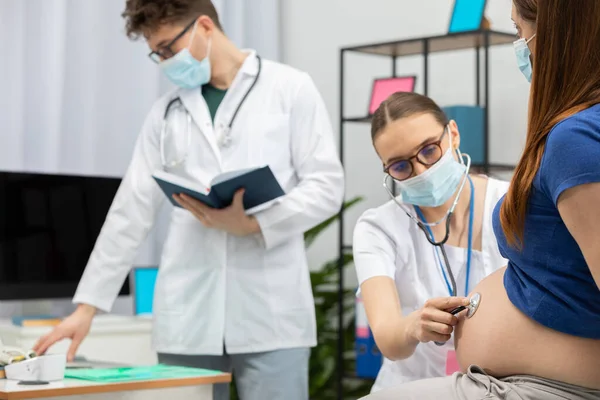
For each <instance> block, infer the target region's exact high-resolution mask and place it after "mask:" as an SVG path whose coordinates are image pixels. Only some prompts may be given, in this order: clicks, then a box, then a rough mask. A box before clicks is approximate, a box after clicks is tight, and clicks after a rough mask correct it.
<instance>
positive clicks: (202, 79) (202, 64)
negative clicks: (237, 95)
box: [160, 21, 212, 89]
mask: <svg viewBox="0 0 600 400" xmlns="http://www.w3.org/2000/svg"><path fill="white" fill-rule="evenodd" d="M197 27H198V21H196V23H195V24H194V30H193V31H192V35H191V37H190V42H189V44H188V47H187V48H185V49H183V50H181V51H180V52H179V53H177V54H176V55H175V56H174V57H172V58H170V59H168V60H164V61H163V62H161V63H160V67H161V69H162V70H163V72H164V73H165V75H167V77H168V78H169V80H171V82H173V83H174V84H175V85H177V86H179V87H182V88H184V89H194V88H197V87H200V86H202V85H205V84H207V83H208V82H210V77H211V66H210V49H211V44H212V41H211V39H212V37H210V38H208V47H207V50H206V57H204V58H203V59H202V61H198V60H196V59H195V58H194V56H192V53H190V47H191V46H192V43H193V41H194V38H195V34H196V28H197Z"/></svg>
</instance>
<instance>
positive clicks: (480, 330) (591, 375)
mask: <svg viewBox="0 0 600 400" xmlns="http://www.w3.org/2000/svg"><path fill="white" fill-rule="evenodd" d="M504 270H505V268H502V269H500V270H498V271H496V272H494V273H493V274H491V275H490V276H488V277H487V278H485V279H484V280H482V281H481V282H480V283H479V284H478V285H477V286H476V287H475V289H474V290H473V291H474V292H479V293H480V294H481V303H480V305H479V308H478V310H477V312H476V313H475V314H474V315H473V317H472V318H470V319H466V320H463V321H462V322H460V323H459V324H458V325H457V326H456V330H455V336H454V340H455V345H456V356H457V360H458V363H459V365H460V367H461V369H462V371H463V372H465V371H466V369H467V368H468V367H469V365H473V364H475V365H478V366H480V367H481V368H483V369H484V370H485V371H486V372H487V373H489V374H490V375H492V376H495V377H504V376H510V375H521V374H525V375H535V376H538V377H543V378H547V379H553V380H557V381H561V382H565V383H570V384H573V385H579V386H584V387H588V388H595V389H600V368H598V366H599V365H600V364H599V363H600V362H599V361H598V360H600V340H592V339H583V338H578V337H575V336H571V335H566V334H563V333H559V332H556V331H554V330H551V329H549V328H546V327H544V326H543V325H540V324H538V323H537V322H535V321H533V320H532V319H530V318H529V317H527V316H526V315H524V314H523V313H522V312H521V311H519V310H518V309H517V308H516V307H515V306H513V304H512V303H511V302H510V300H509V299H508V296H507V294H506V290H505V289H504V282H503V277H504ZM582 323H585V321H582Z"/></svg>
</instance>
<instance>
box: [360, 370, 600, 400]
mask: <svg viewBox="0 0 600 400" xmlns="http://www.w3.org/2000/svg"><path fill="white" fill-rule="evenodd" d="M362 399H364V400H441V399H444V400H500V399H501V400H567V399H568V400H600V390H592V389H587V388H583V387H579V386H574V385H569V384H566V383H562V382H557V381H553V380H550V379H543V378H537V377H534V376H528V375H515V376H511V377H507V378H502V379H496V378H494V377H491V376H489V375H487V374H486V373H485V372H484V371H483V370H482V369H481V368H479V367H477V366H475V365H472V366H471V367H469V370H468V371H467V373H466V374H461V373H455V374H454V375H452V376H448V377H444V378H432V379H423V380H419V381H414V382H409V383H405V384H402V385H399V386H397V387H394V388H388V389H383V390H380V391H378V392H375V393H373V394H370V395H368V396H366V397H363V398H362ZM362 399H361V400H362Z"/></svg>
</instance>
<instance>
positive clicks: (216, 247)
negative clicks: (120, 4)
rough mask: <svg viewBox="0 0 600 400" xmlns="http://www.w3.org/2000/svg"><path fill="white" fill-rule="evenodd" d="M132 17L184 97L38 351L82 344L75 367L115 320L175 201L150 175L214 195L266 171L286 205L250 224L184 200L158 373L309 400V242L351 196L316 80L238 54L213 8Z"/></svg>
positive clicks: (239, 208) (123, 192) (176, 97)
mask: <svg viewBox="0 0 600 400" xmlns="http://www.w3.org/2000/svg"><path fill="white" fill-rule="evenodd" d="M124 16H125V18H126V21H127V32H128V34H129V35H130V36H132V37H137V36H140V35H143V36H144V37H145V39H146V41H147V43H148V45H149V47H150V49H151V50H152V52H151V53H150V57H151V59H152V60H154V61H155V62H157V63H158V66H159V67H160V68H161V69H162V70H163V71H164V73H165V74H166V75H167V77H168V78H169V79H170V80H171V81H172V82H173V83H175V84H176V85H177V86H179V88H178V89H177V90H175V91H173V92H172V93H169V94H168V95H166V96H164V97H163V98H161V99H159V100H158V101H157V102H156V104H155V105H154V107H153V108H152V110H151V112H150V114H149V115H148V118H147V120H146V122H145V124H144V127H143V129H142V131H141V134H140V136H139V139H138V141H137V144H136V147H135V150H134V153H133V157H132V160H131V164H130V166H129V168H128V170H127V173H126V175H125V177H124V179H123V182H122V184H121V187H120V188H119V191H118V193H117V195H116V197H115V199H114V201H113V204H112V207H111V209H110V211H109V213H108V215H107V217H106V222H105V223H104V226H103V228H102V231H101V233H100V235H99V237H98V239H97V242H96V245H95V248H94V250H93V252H92V254H91V257H90V259H89V262H88V265H87V267H86V269H85V272H84V274H83V276H82V278H81V281H80V283H79V287H78V289H77V292H76V294H75V298H74V302H75V303H76V304H78V306H77V309H76V311H75V312H74V313H73V314H72V315H71V316H69V317H67V318H66V319H65V320H64V321H63V322H62V323H61V324H60V325H59V326H57V327H56V329H54V330H53V331H52V332H51V333H50V334H48V335H46V336H44V337H43V338H41V339H40V341H39V342H38V344H37V346H36V347H35V349H36V350H37V351H38V352H40V353H43V352H45V351H46V349H48V347H49V346H51V345H52V344H53V343H55V342H57V341H59V340H61V339H63V338H67V339H72V344H71V347H70V349H69V354H68V356H69V358H72V357H73V355H74V353H75V351H76V350H77V347H78V346H79V344H80V343H81V342H82V340H83V338H84V337H85V336H86V334H87V333H88V330H89V329H90V324H91V321H92V317H93V315H94V314H95V312H96V310H103V311H108V310H110V308H111V306H112V304H113V301H114V300H115V297H116V296H117V293H118V292H119V289H120V288H121V286H122V284H123V281H124V280H125V277H126V276H127V274H128V273H129V270H130V267H131V265H132V263H133V260H134V257H135V255H136V251H137V248H138V247H139V245H140V244H141V243H142V241H143V240H144V238H145V237H146V235H147V233H148V231H149V230H150V228H151V227H152V225H153V223H154V219H155V215H156V212H157V211H158V209H159V208H160V206H161V204H162V203H163V202H164V201H165V200H167V198H166V196H165V195H164V193H163V192H162V191H161V189H160V187H159V186H158V185H157V184H156V182H155V181H154V179H153V177H152V175H153V173H154V171H156V170H166V171H167V172H169V173H171V174H175V175H178V176H183V177H186V178H187V179H188V180H192V181H194V182H196V183H197V184H204V185H206V184H207V183H208V182H210V181H211V179H212V178H213V177H215V176H216V175H218V174H220V173H223V172H227V171H232V170H238V169H244V168H252V167H257V166H262V165H269V166H270V168H271V170H272V171H273V173H274V175H275V177H276V178H277V180H278V181H279V183H280V184H281V186H282V188H283V189H284V191H285V193H286V194H285V196H283V197H281V198H280V199H279V200H280V201H279V202H277V203H276V204H273V205H272V206H270V207H269V208H267V209H263V210H262V211H259V212H258V213H256V214H254V215H252V216H249V215H246V213H245V211H244V207H243V203H242V195H243V193H242V192H238V194H237V195H236V197H235V199H234V201H233V204H232V205H231V206H229V207H227V208H225V209H219V210H216V209H211V208H209V207H206V206H203V205H202V204H201V203H199V202H197V201H194V200H193V199H192V198H189V197H185V196H176V198H177V201H178V202H179V204H180V205H182V207H183V208H179V207H176V208H174V209H173V212H172V214H171V223H170V227H169V233H168V236H167V239H166V242H165V244H164V249H163V253H162V258H161V263H160V268H159V273H158V278H157V281H156V288H155V297H154V305H153V314H154V320H153V347H154V349H155V350H156V351H157V352H158V359H159V361H160V362H161V363H165V364H170V365H184V366H193V367H199V368H208V369H216V370H221V371H228V372H229V371H233V376H234V378H235V381H236V386H237V389H238V391H239V393H240V397H241V398H243V399H248V400H257V399H273V400H279V399H286V400H289V399H298V400H306V399H307V398H308V364H309V356H310V347H312V346H314V345H315V344H316V322H315V310H314V300H313V297H312V291H311V285H310V274H309V269H308V265H307V261H306V254H305V247H304V239H303V233H304V232H305V231H306V230H308V229H309V228H311V227H312V226H314V225H316V224H318V223H320V222H321V221H323V220H325V219H327V218H329V217H331V216H332V215H334V214H336V213H337V212H338V211H339V207H340V205H341V203H342V199H343V192H344V175H343V170H342V166H341V163H340V161H339V159H338V157H337V151H336V148H335V143H334V140H333V132H332V129H331V124H330V122H329V118H328V114H327V110H326V109H325V106H324V104H323V101H322V99H321V97H320V95H319V93H318V91H317V89H316V87H315V85H314V83H313V81H312V80H311V79H310V77H309V76H308V75H307V74H306V73H303V72H301V71H298V70H295V69H293V68H291V67H288V66H285V65H281V64H279V63H276V62H273V61H269V60H264V59H261V58H260V57H259V55H257V54H256V52H254V51H242V50H240V49H238V48H237V47H236V46H235V45H234V44H233V43H232V42H231V41H230V40H229V39H228V38H227V37H226V36H225V34H224V33H223V31H222V30H221V25H220V22H219V17H218V15H217V12H216V10H215V7H214V6H213V4H212V2H211V1H210V0H144V1H139V0H128V1H127V2H126V10H125V13H124ZM132 361H134V360H132ZM228 387H229V386H228V385H227V384H219V385H215V388H214V391H215V393H214V398H215V399H216V400H227V399H229V393H228Z"/></svg>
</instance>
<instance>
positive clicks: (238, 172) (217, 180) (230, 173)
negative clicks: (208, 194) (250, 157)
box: [211, 168, 260, 186]
mask: <svg viewBox="0 0 600 400" xmlns="http://www.w3.org/2000/svg"><path fill="white" fill-rule="evenodd" d="M256 169H260V168H244V169H238V170H235V171H228V172H223V173H222V174H219V175H217V176H215V177H214V178H213V180H212V182H211V186H215V185H218V184H219V183H221V182H225V181H228V180H231V179H233V178H237V177H238V176H242V175H244V174H247V173H248V172H251V171H254V170H256Z"/></svg>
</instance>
